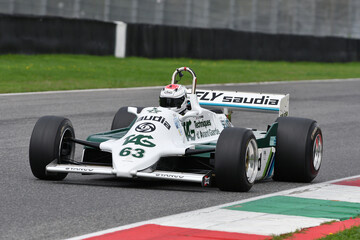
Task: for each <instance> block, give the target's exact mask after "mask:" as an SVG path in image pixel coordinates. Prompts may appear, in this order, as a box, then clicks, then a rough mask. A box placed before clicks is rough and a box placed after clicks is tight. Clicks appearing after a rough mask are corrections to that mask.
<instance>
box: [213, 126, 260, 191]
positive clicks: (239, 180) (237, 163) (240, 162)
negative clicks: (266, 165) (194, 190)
mask: <svg viewBox="0 0 360 240" xmlns="http://www.w3.org/2000/svg"><path fill="white" fill-rule="evenodd" d="M257 171H258V150H257V143H256V139H255V137H254V134H253V132H252V131H251V130H249V129H245V128H226V129H224V130H223V131H222V132H221V134H220V137H219V139H218V142H217V145H216V150H215V178H216V179H215V181H216V185H217V186H218V187H219V188H220V190H223V191H233V192H247V191H249V190H250V189H251V187H252V186H253V185H254V182H255V178H256V174H257Z"/></svg>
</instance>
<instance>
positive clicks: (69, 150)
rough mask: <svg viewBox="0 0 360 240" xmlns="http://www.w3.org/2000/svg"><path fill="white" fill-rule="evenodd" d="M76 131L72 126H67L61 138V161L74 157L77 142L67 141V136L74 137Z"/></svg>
mask: <svg viewBox="0 0 360 240" xmlns="http://www.w3.org/2000/svg"><path fill="white" fill-rule="evenodd" d="M73 137H74V133H73V131H72V130H71V129H70V128H66V129H65V130H64V131H63V133H62V135H61V139H60V146H59V162H61V161H62V160H72V159H73V157H74V147H75V143H73V142H70V141H67V140H66V139H67V138H73Z"/></svg>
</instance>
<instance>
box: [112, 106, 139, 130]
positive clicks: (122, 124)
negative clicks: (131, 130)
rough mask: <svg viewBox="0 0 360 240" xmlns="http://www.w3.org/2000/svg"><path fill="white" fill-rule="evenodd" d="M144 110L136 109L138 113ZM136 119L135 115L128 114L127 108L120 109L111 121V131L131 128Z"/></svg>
mask: <svg viewBox="0 0 360 240" xmlns="http://www.w3.org/2000/svg"><path fill="white" fill-rule="evenodd" d="M143 109H144V108H143V107H138V108H137V112H138V113H140V112H141V111H142V110H143ZM135 119H136V116H135V114H132V113H129V112H128V107H122V108H120V109H119V110H118V111H117V112H116V114H115V116H114V118H113V121H112V124H111V130H115V129H120V128H127V127H129V126H131V124H132V123H133V121H134V120H135Z"/></svg>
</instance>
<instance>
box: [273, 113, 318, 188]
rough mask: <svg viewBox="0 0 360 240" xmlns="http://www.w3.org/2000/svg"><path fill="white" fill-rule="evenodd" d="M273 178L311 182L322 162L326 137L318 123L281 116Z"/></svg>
mask: <svg viewBox="0 0 360 240" xmlns="http://www.w3.org/2000/svg"><path fill="white" fill-rule="evenodd" d="M276 121H277V122H278V130H277V137H276V153H275V166H274V176H273V179H274V180H276V181H291V182H311V181H312V180H313V179H314V178H315V177H316V176H317V174H318V172H319V170H320V166H321V161H322V152H323V137H322V132H321V129H320V127H319V126H318V125H317V123H316V121H314V120H311V119H306V118H296V117H279V118H278V119H277V120H276Z"/></svg>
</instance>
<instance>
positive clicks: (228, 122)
mask: <svg viewBox="0 0 360 240" xmlns="http://www.w3.org/2000/svg"><path fill="white" fill-rule="evenodd" d="M220 122H221V124H222V125H223V127H224V128H229V127H232V124H231V122H230V121H229V119H225V120H221V121H220Z"/></svg>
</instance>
